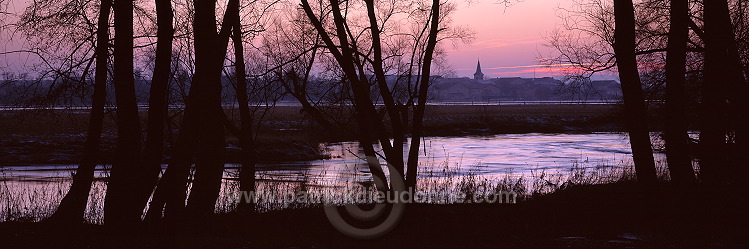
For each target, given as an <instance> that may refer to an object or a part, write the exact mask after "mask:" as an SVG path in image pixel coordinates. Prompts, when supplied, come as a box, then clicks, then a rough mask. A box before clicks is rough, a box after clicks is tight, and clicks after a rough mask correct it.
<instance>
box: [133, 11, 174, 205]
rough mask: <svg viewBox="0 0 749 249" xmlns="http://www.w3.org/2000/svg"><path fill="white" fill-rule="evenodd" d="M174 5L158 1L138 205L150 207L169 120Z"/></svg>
mask: <svg viewBox="0 0 749 249" xmlns="http://www.w3.org/2000/svg"><path fill="white" fill-rule="evenodd" d="M172 17H173V14H172V2H171V1H170V0H156V21H157V23H156V24H157V27H158V30H157V33H156V35H157V40H156V61H155V65H154V69H153V78H151V93H150V96H149V101H148V133H147V136H146V145H145V150H144V151H143V157H144V160H145V162H144V163H145V168H144V171H143V174H142V181H143V182H144V183H143V184H142V185H141V186H142V187H143V188H142V189H141V190H140V193H138V194H139V196H138V198H139V199H138V202H139V203H138V205H139V206H141V207H142V208H145V207H146V203H147V202H148V199H149V197H151V193H152V192H153V189H154V187H155V186H156V183H157V182H158V179H159V173H161V158H162V156H163V150H164V122H165V120H166V118H167V112H168V111H169V110H168V105H167V94H168V90H169V77H170V74H171V66H172V40H173V39H174V36H173V34H174V28H173V25H172V22H173V20H172Z"/></svg>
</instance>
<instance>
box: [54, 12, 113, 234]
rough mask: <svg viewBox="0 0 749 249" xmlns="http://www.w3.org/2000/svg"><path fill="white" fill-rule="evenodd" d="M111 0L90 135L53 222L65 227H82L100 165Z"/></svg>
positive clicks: (102, 15) (102, 20)
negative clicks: (76, 225)
mask: <svg viewBox="0 0 749 249" xmlns="http://www.w3.org/2000/svg"><path fill="white" fill-rule="evenodd" d="M111 9H112V1H111V0H102V1H101V4H100V5H99V18H98V20H97V28H96V51H95V53H96V72H95V73H96V75H95V76H94V93H93V96H92V101H91V112H90V117H89V118H90V119H89V123H88V135H87V138H86V144H85V145H84V148H83V155H82V156H81V164H79V165H78V168H77V169H76V173H75V175H74V176H73V184H72V185H71V186H70V190H69V191H68V193H67V194H66V195H65V198H63V199H62V201H60V206H58V207H57V210H56V211H55V213H54V214H53V215H52V217H51V220H53V221H56V222H64V223H82V222H83V218H84V217H83V215H84V213H85V211H86V204H87V203H88V195H89V193H90V192H91V184H92V183H93V180H94V171H95V169H96V165H97V164H98V162H99V146H100V144H101V133H102V127H103V125H104V105H105V102H106V96H107V93H106V91H107V69H108V63H107V60H108V59H109V13H110V11H111Z"/></svg>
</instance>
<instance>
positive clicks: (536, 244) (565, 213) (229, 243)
mask: <svg viewBox="0 0 749 249" xmlns="http://www.w3.org/2000/svg"><path fill="white" fill-rule="evenodd" d="M745 194H746V193H737V192H736V191H735V190H729V191H716V192H711V191H704V190H699V189H693V190H690V191H684V190H681V191H676V190H673V189H671V188H670V187H669V186H667V185H661V186H658V187H655V188H650V189H648V191H641V188H639V187H638V186H637V185H635V183H632V182H619V183H613V184H605V185H586V186H573V187H568V188H565V189H563V190H559V191H557V192H555V193H552V194H548V195H543V196H538V197H535V198H533V199H531V200H528V201H525V202H521V203H517V204H452V205H426V204H416V205H410V206H408V207H407V211H406V212H407V213H406V214H405V216H404V217H405V218H404V220H402V221H401V223H400V225H399V226H398V227H397V228H395V230H393V231H392V232H390V233H389V234H387V235H385V236H384V237H381V238H377V239H373V240H357V239H351V238H348V237H345V236H344V235H342V234H340V233H339V232H337V231H336V230H335V229H334V228H333V227H332V226H331V225H330V224H329V223H328V221H327V220H326V218H325V215H324V213H323V211H322V209H321V208H304V209H292V210H281V211H273V212H268V213H262V214H255V215H239V214H233V213H230V214H218V215H214V216H212V217H210V218H208V219H204V220H200V221H191V222H190V223H187V224H185V223H182V224H175V225H156V226H149V227H142V228H140V229H134V230H129V231H128V232H125V233H123V232H116V233H115V232H112V231H107V229H105V228H104V227H102V226H98V225H82V226H73V227H70V226H65V227H59V226H55V225H52V224H46V223H24V222H6V223H0V241H3V244H4V245H6V246H7V247H4V248H51V247H54V248H84V247H86V248H659V249H660V248H746V246H748V245H749V244H748V243H747V241H748V240H747V239H746V238H745V237H744V236H745V234H746V232H747V227H746V226H745V224H746V221H747V217H746V216H745V215H742V214H743V212H744V211H745V210H746V208H747V203H745V202H743V201H741V200H738V199H737V198H736V197H737V196H745ZM695 197H700V198H695ZM700 200H703V201H700ZM716 203H720V205H715V204H716Z"/></svg>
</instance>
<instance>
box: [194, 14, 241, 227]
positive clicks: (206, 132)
mask: <svg viewBox="0 0 749 249" xmlns="http://www.w3.org/2000/svg"><path fill="white" fill-rule="evenodd" d="M215 7H216V1H215V0H195V19H194V21H193V30H194V36H195V75H194V76H193V81H192V86H191V87H190V97H193V98H192V99H191V100H190V102H189V103H188V105H192V107H193V108H195V110H196V112H195V113H196V114H197V117H200V120H199V121H198V122H197V130H196V133H195V138H196V144H197V147H196V149H197V151H196V153H195V156H196V161H195V179H194V181H193V186H192V189H191V191H190V197H189V199H188V203H187V211H188V212H189V213H190V214H191V215H193V216H202V215H206V214H210V213H212V212H213V210H214V208H215V205H216V199H217V198H218V195H219V191H220V189H221V180H222V176H223V173H224V161H223V153H224V148H225V143H224V126H223V122H222V121H221V120H222V117H223V115H224V113H223V109H222V107H221V70H222V67H223V63H224V58H225V55H226V49H227V46H228V43H229V36H230V34H231V33H230V32H231V26H232V24H233V23H234V22H233V21H232V18H234V17H236V16H238V14H235V13H234V12H237V11H239V1H238V0H230V1H229V3H228V4H227V9H226V13H225V15H224V16H225V17H224V20H223V23H222V27H221V33H217V32H216V13H215ZM188 108H189V107H188Z"/></svg>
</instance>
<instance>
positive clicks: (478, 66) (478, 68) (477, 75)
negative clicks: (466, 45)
mask: <svg viewBox="0 0 749 249" xmlns="http://www.w3.org/2000/svg"><path fill="white" fill-rule="evenodd" d="M473 79H474V80H483V79H484V73H482V72H481V61H480V60H479V61H478V63H476V73H474V74H473Z"/></svg>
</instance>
